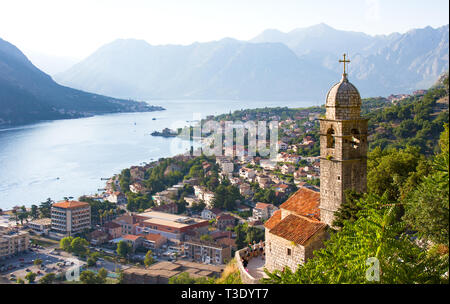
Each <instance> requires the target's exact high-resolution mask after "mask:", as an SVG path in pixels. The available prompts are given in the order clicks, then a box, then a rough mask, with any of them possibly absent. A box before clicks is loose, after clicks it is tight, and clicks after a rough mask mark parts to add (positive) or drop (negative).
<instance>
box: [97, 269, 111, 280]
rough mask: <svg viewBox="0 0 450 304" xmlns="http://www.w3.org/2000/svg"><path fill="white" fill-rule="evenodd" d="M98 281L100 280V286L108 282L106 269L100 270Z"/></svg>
mask: <svg viewBox="0 0 450 304" xmlns="http://www.w3.org/2000/svg"><path fill="white" fill-rule="evenodd" d="M97 276H98V280H99V284H104V283H105V282H106V278H107V276H108V270H106V269H105V268H103V267H102V268H100V270H99V271H98V274H97Z"/></svg>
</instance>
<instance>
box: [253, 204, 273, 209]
mask: <svg viewBox="0 0 450 304" xmlns="http://www.w3.org/2000/svg"><path fill="white" fill-rule="evenodd" d="M270 206H271V204H266V203H256V205H255V208H256V209H266V208H269V207H270Z"/></svg>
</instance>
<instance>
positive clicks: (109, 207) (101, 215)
mask: <svg viewBox="0 0 450 304" xmlns="http://www.w3.org/2000/svg"><path fill="white" fill-rule="evenodd" d="M79 201H80V202H86V203H89V205H90V206H91V222H92V225H96V224H103V223H104V222H105V221H108V220H111V219H113V218H114V217H115V215H116V214H117V210H116V208H117V205H116V204H114V203H111V202H108V201H98V200H94V199H92V198H88V197H86V196H81V197H80V198H79Z"/></svg>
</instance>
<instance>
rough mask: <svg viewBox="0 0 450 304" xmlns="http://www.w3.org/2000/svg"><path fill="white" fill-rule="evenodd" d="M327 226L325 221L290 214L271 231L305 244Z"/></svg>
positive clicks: (299, 243)
mask: <svg viewBox="0 0 450 304" xmlns="http://www.w3.org/2000/svg"><path fill="white" fill-rule="evenodd" d="M326 226H327V225H326V224H325V223H322V222H318V221H315V220H309V219H306V218H304V217H301V216H296V215H293V214H290V215H288V216H287V217H285V218H284V219H283V220H281V221H280V222H278V223H277V224H276V225H275V226H274V227H273V228H272V229H270V233H272V234H274V235H276V236H279V237H282V238H284V239H286V240H288V241H293V242H295V243H296V244H298V245H304V244H305V243H306V242H307V241H308V240H309V239H310V238H311V237H312V236H313V235H314V234H315V233H316V232H318V231H319V230H321V229H322V228H324V227H326Z"/></svg>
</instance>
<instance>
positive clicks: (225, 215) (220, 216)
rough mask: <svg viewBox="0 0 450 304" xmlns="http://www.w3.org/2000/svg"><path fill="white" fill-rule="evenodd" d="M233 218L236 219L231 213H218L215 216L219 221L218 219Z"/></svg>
mask: <svg viewBox="0 0 450 304" xmlns="http://www.w3.org/2000/svg"><path fill="white" fill-rule="evenodd" d="M234 219H236V218H235V217H234V216H232V215H229V214H221V215H219V216H218V217H217V220H218V221H220V220H234Z"/></svg>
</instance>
